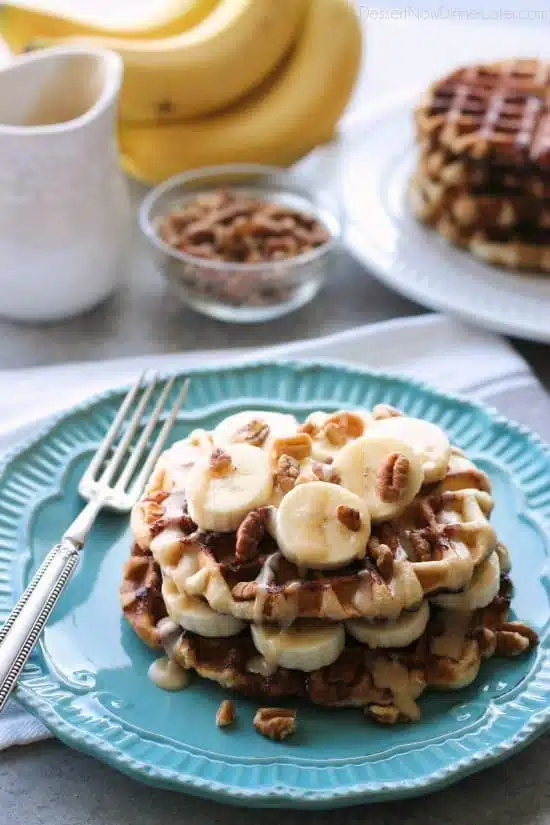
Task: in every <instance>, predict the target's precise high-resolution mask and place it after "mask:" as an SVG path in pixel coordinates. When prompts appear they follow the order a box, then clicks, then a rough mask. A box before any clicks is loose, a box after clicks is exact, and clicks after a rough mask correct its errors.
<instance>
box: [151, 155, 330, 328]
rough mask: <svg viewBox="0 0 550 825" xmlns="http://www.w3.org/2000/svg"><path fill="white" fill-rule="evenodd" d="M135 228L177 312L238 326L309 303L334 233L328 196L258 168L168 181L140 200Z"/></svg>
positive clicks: (321, 277) (195, 174)
mask: <svg viewBox="0 0 550 825" xmlns="http://www.w3.org/2000/svg"><path fill="white" fill-rule="evenodd" d="M140 225H141V228H142V230H143V232H144V234H145V235H146V237H147V238H148V239H149V241H150V242H151V243H152V244H153V246H154V247H155V249H156V250H157V252H158V254H159V255H160V264H161V268H162V270H163V272H164V273H165V275H166V276H167V278H168V280H169V281H170V283H171V284H172V285H173V287H175V289H176V291H177V293H178V294H179V295H180V297H181V298H182V300H183V301H184V302H185V303H186V304H188V305H189V306H190V307H192V308H193V309H195V310H197V311H199V312H202V313H204V314H205V315H209V316H211V317H214V318H218V319H220V320H223V321H237V322H245V323H246V322H249V323H253V322H260V321H266V320H269V319H271V318H277V317H279V316H281V315H284V314H286V313H287V312H290V311H292V310H294V309H298V308H299V307H301V306H303V305H304V304H306V303H307V302H308V301H310V300H311V299H312V298H313V297H314V296H315V295H316V294H317V292H318V291H319V289H320V287H321V286H322V284H323V282H324V281H325V279H326V277H327V275H328V272H329V269H330V265H331V262H332V258H333V253H334V252H335V250H336V248H337V246H338V243H339V240H340V237H341V232H342V226H341V219H340V209H339V205H338V203H337V201H336V199H335V198H334V196H332V195H331V194H330V193H328V192H326V191H316V190H315V189H313V187H309V186H307V185H306V184H304V182H303V181H302V180H301V179H300V178H298V177H297V176H296V175H295V174H293V173H291V172H287V171H285V170H282V169H278V168H274V167H270V166H261V165H257V164H240V165H232V166H218V167H210V168H205V169H201V170H199V171H197V172H186V173H184V174H182V175H177V176H176V177H174V178H171V179H170V180H168V181H166V182H165V183H163V184H161V185H160V186H158V187H156V189H154V190H152V191H151V192H150V193H149V194H148V195H147V197H146V198H145V199H144V201H143V203H142V206H141V210H140Z"/></svg>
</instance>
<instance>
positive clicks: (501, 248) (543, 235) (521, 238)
mask: <svg viewBox="0 0 550 825" xmlns="http://www.w3.org/2000/svg"><path fill="white" fill-rule="evenodd" d="M409 202H410V205H411V209H412V211H413V213H414V215H415V216H416V217H417V218H418V219H419V220H421V221H422V222H423V223H426V224H428V225H429V226H432V227H433V228H435V229H436V230H437V232H438V233H439V234H440V235H441V236H442V237H443V238H445V239H446V240H447V241H449V242H450V243H452V244H454V245H455V246H458V247H461V248H463V249H467V250H469V251H470V252H471V253H472V254H473V255H474V256H475V257H476V258H479V259H480V260H482V261H485V262H486V263H489V264H492V265H494V266H499V267H504V268H507V269H514V270H525V271H538V272H543V273H547V272H550V229H547V228H537V227H536V226H533V225H532V224H529V223H520V224H518V225H517V226H515V227H512V228H510V229H508V230H505V229H501V228H486V227H478V226H463V225H461V224H460V223H459V222H457V221H456V219H455V217H454V215H452V214H451V213H450V212H449V211H448V210H445V209H441V208H436V209H434V208H433V207H432V206H431V205H430V204H429V202H428V201H427V200H426V199H425V197H424V195H423V193H422V192H420V191H419V190H418V189H417V188H416V187H415V185H414V183H413V184H411V187H410V189H409ZM545 222H546V219H545Z"/></svg>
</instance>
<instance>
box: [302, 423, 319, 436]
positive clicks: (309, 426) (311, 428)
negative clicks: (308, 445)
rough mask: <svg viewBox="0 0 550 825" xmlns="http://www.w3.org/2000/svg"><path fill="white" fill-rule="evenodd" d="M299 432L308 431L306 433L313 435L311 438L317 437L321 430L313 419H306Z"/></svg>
mask: <svg viewBox="0 0 550 825" xmlns="http://www.w3.org/2000/svg"><path fill="white" fill-rule="evenodd" d="M298 432H299V433H306V435H309V436H311V438H315V436H316V435H317V433H318V432H319V427H317V426H316V425H315V424H314V423H313V421H305V422H304V423H303V424H301V425H300V426H299V427H298Z"/></svg>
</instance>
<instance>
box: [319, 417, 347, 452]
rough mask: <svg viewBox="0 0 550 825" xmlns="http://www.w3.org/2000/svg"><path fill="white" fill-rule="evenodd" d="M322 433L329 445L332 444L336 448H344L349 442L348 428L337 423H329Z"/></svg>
mask: <svg viewBox="0 0 550 825" xmlns="http://www.w3.org/2000/svg"><path fill="white" fill-rule="evenodd" d="M322 433H323V435H324V436H325V438H326V440H327V441H328V442H329V444H332V445H333V446H334V447H343V446H344V444H346V442H347V440H348V433H347V430H346V428H345V427H344V426H343V425H342V424H338V423H337V422H336V421H327V423H326V424H325V425H324V426H323V429H322Z"/></svg>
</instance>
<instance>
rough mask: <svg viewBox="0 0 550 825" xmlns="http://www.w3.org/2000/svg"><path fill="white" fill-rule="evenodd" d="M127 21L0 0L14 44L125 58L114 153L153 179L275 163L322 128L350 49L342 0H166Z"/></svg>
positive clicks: (357, 39) (354, 34)
mask: <svg viewBox="0 0 550 825" xmlns="http://www.w3.org/2000/svg"><path fill="white" fill-rule="evenodd" d="M167 2H168V4H169V5H167V6H166V7H165V8H163V9H162V10H159V11H157V13H156V16H155V17H154V19H151V20H148V21H142V22H140V23H139V24H136V26H135V27H134V28H131V29H128V28H114V27H112V26H111V27H110V28H105V26H103V25H99V24H98V23H97V22H94V21H93V20H84V19H78V20H77V19H75V18H73V17H70V16H68V15H63V16H60V15H57V14H47V13H44V12H39V11H35V10H31V9H28V8H24V7H22V6H18V5H15V4H10V3H6V4H2V6H1V10H0V33H1V34H2V36H3V37H4V38H5V39H6V41H7V43H8V45H9V46H10V47H11V48H12V50H13V51H14V52H16V53H18V52H21V51H24V50H27V49H29V48H43V47H47V46H49V45H54V44H55V45H57V44H59V43H72V44H80V45H82V46H88V47H101V48H108V49H113V50H114V51H116V52H118V53H119V54H120V55H121V56H122V58H123V60H124V64H125V79H124V85H123V90H122V96H121V106H120V121H119V142H120V150H121V156H122V163H123V165H124V167H125V168H126V170H127V171H128V172H129V173H130V174H132V175H134V176H135V177H137V178H139V179H141V180H143V181H145V182H147V183H156V182H158V181H161V180H164V179H165V178H167V177H170V176H171V175H174V174H176V173H178V172H182V171H185V170H187V169H192V168H197V167H200V166H205V165H212V164H218V163H232V162H258V163H270V164H275V165H281V166H286V165H289V164H291V163H294V162H295V161H297V160H298V159H299V158H301V157H303V156H304V155H305V154H307V153H308V152H309V151H310V150H311V149H313V148H314V147H315V146H317V145H319V144H321V143H324V142H326V141H328V140H330V139H331V137H332V136H333V134H334V129H335V126H336V124H337V122H338V120H339V118H340V116H341V114H342V112H343V110H344V109H345V106H346V104H347V102H348V100H349V98H350V96H351V93H352V90H353V87H354V84H355V81H356V78H357V74H358V71H359V66H360V61H361V28H360V24H359V20H358V17H357V13H356V11H355V10H354V7H353V0H167Z"/></svg>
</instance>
